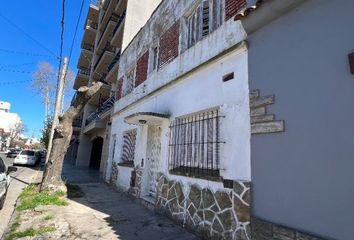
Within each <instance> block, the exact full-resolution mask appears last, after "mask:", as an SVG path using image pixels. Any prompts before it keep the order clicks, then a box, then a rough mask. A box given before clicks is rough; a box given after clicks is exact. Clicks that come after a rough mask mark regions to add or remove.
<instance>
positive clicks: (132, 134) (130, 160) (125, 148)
mask: <svg viewBox="0 0 354 240" xmlns="http://www.w3.org/2000/svg"><path fill="white" fill-rule="evenodd" d="M135 142H136V129H133V130H129V131H126V132H124V133H123V144H122V157H121V162H120V164H119V165H127V166H134V155H135Z"/></svg>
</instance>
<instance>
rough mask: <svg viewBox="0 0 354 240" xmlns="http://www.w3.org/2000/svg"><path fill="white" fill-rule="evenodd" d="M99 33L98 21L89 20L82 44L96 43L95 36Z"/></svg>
mask: <svg viewBox="0 0 354 240" xmlns="http://www.w3.org/2000/svg"><path fill="white" fill-rule="evenodd" d="M96 33H97V23H94V22H93V21H91V20H87V23H86V25H85V27H84V36H83V37H82V45H83V44H88V45H94V44H95V38H96Z"/></svg>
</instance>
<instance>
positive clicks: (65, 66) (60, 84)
mask: <svg viewBox="0 0 354 240" xmlns="http://www.w3.org/2000/svg"><path fill="white" fill-rule="evenodd" d="M67 69H68V58H67V57H65V58H64V60H63V67H62V69H61V72H60V76H59V82H58V84H57V96H56V99H55V108H54V116H53V123H52V128H51V131H50V136H49V142H48V150H47V156H46V160H45V163H46V164H47V162H48V159H49V155H50V152H51V151H52V145H53V137H54V129H55V127H56V125H57V122H58V117H59V111H60V105H61V103H62V98H63V92H64V82H65V76H66V71H67Z"/></svg>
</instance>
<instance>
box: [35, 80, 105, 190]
mask: <svg viewBox="0 0 354 240" xmlns="http://www.w3.org/2000/svg"><path fill="white" fill-rule="evenodd" d="M101 86H102V83H100V82H95V83H93V85H92V86H91V87H81V88H79V90H77V96H76V98H75V101H74V103H73V104H72V105H71V106H70V107H69V109H68V110H67V111H66V112H64V113H63V114H62V115H61V116H59V124H58V126H57V127H56V128H55V130H54V137H53V147H52V150H51V152H50V155H49V159H48V162H47V164H46V165H45V169H44V174H43V179H42V184H41V191H43V190H50V191H63V192H65V193H66V190H67V189H66V186H65V184H64V182H63V180H62V178H61V173H62V169H63V162H64V157H65V154H66V152H67V150H68V147H69V144H70V140H71V135H72V131H73V127H72V123H73V121H74V119H75V118H76V117H77V116H78V115H79V114H80V112H81V111H82V110H83V108H84V107H85V105H86V103H87V102H88V101H89V100H90V99H91V97H92V96H93V95H94V94H95V93H97V92H98V91H99V89H100V88H101Z"/></svg>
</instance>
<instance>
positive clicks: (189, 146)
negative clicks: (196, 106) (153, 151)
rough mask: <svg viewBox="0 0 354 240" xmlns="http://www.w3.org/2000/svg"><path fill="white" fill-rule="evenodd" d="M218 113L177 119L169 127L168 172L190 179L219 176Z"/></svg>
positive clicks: (211, 112) (219, 143)
mask: <svg viewBox="0 0 354 240" xmlns="http://www.w3.org/2000/svg"><path fill="white" fill-rule="evenodd" d="M222 117H223V116H220V115H219V111H218V110H213V111H209V112H204V113H199V114H195V115H192V116H189V117H185V118H177V119H175V120H174V121H172V122H171V125H170V129H171V131H170V134H171V135H170V143H169V170H170V172H171V173H172V174H177V175H185V176H192V177H201V178H203V177H205V176H207V177H219V176H220V170H219V167H220V146H221V144H223V143H224V142H222V141H221V140H220V119H221V118H222Z"/></svg>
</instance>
